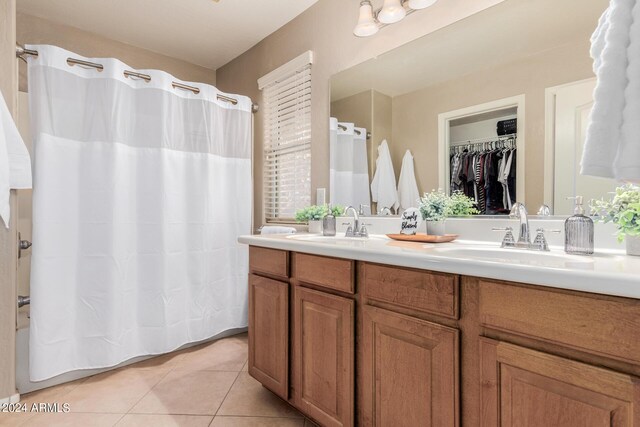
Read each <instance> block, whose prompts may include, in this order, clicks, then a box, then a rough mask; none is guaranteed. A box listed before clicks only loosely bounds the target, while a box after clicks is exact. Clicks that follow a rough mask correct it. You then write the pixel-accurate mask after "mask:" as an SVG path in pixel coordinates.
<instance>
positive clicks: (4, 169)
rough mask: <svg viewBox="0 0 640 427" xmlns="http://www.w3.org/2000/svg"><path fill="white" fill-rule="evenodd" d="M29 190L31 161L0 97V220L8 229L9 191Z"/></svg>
mask: <svg viewBox="0 0 640 427" xmlns="http://www.w3.org/2000/svg"><path fill="white" fill-rule="evenodd" d="M26 188H31V159H30V157H29V151H27V147H25V145H24V142H23V141H22V137H20V133H19V132H18V128H17V127H16V124H15V122H14V121H13V118H12V117H11V113H10V112H9V108H8V107H7V104H6V102H5V100H4V97H2V96H0V218H2V220H3V221H4V223H5V227H7V228H9V220H10V219H11V208H10V205H9V197H10V191H11V189H26Z"/></svg>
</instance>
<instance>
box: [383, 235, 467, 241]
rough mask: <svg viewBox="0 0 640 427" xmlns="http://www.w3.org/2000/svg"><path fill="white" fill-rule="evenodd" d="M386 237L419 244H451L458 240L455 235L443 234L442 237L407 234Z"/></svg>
mask: <svg viewBox="0 0 640 427" xmlns="http://www.w3.org/2000/svg"><path fill="white" fill-rule="evenodd" d="M387 237H388V238H390V239H393V240H402V241H405V242H421V243H446V242H453V241H454V240H456V239H457V238H458V235H457V234H445V235H444V236H433V235H430V234H424V233H417V234H414V235H409V234H387Z"/></svg>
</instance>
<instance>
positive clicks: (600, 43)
mask: <svg viewBox="0 0 640 427" xmlns="http://www.w3.org/2000/svg"><path fill="white" fill-rule="evenodd" d="M591 56H592V57H593V59H594V63H593V70H594V72H595V74H596V76H597V78H598V84H597V85H596V89H595V91H594V105H593V109H592V111H591V118H590V119H591V120H590V123H589V127H588V129H587V136H586V141H585V148H584V155H583V157H582V170H581V173H582V174H583V175H594V176H602V177H608V178H616V179H619V180H634V181H638V180H640V123H639V122H638V120H637V118H638V116H639V114H640V1H638V0H611V3H610V5H609V8H608V9H607V10H606V11H605V12H604V14H603V15H602V17H601V18H600V21H599V23H598V28H597V29H596V31H595V32H594V33H593V36H592V37H591Z"/></svg>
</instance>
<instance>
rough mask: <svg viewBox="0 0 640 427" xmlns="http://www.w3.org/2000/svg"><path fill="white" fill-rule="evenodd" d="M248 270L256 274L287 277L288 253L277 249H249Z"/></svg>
mask: <svg viewBox="0 0 640 427" xmlns="http://www.w3.org/2000/svg"><path fill="white" fill-rule="evenodd" d="M249 270H250V271H252V272H256V273H265V274H272V275H274V276H280V277H283V278H287V277H289V253H288V252H287V251H281V250H278V249H269V248H261V247H258V246H251V247H249Z"/></svg>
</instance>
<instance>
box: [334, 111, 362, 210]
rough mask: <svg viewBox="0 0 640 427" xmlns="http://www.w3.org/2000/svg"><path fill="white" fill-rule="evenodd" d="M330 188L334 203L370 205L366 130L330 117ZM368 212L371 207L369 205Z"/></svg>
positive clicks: (356, 206)
mask: <svg viewBox="0 0 640 427" xmlns="http://www.w3.org/2000/svg"><path fill="white" fill-rule="evenodd" d="M329 152H330V162H329V163H330V165H329V192H330V195H331V197H330V198H331V204H332V205H342V206H345V207H346V206H349V205H351V206H354V207H355V208H356V209H358V207H359V206H360V205H365V206H370V205H371V196H370V193H369V166H368V162H367V130H366V129H364V128H357V127H355V125H354V124H353V123H338V120H337V119H336V118H334V117H331V118H330V119H329ZM364 211H365V214H367V215H370V214H371V209H370V208H369V207H366V208H365V209H364Z"/></svg>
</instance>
